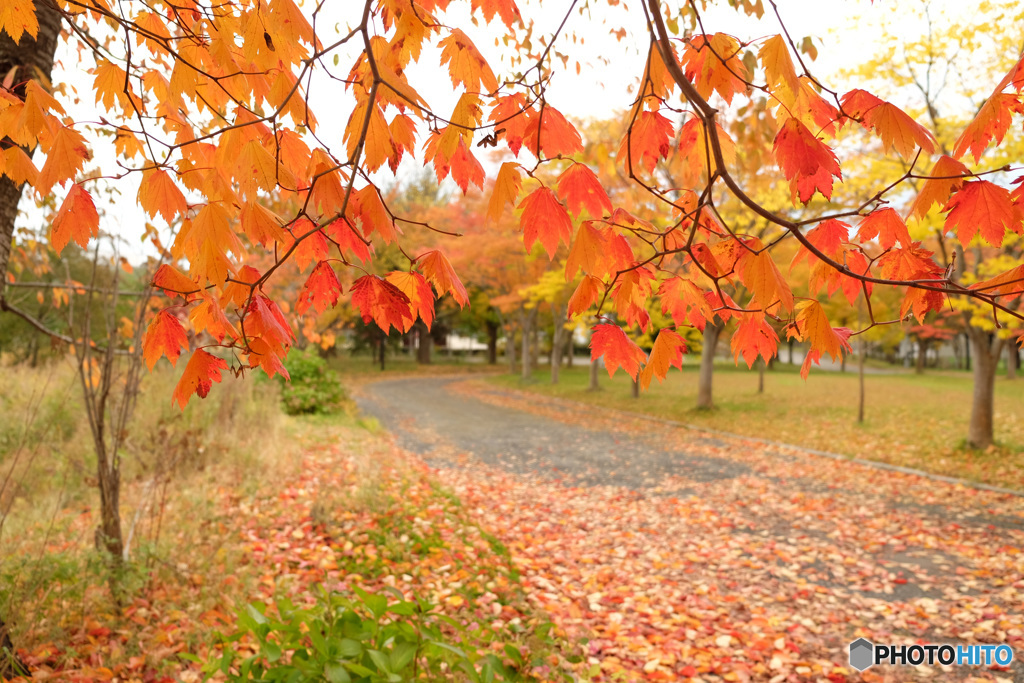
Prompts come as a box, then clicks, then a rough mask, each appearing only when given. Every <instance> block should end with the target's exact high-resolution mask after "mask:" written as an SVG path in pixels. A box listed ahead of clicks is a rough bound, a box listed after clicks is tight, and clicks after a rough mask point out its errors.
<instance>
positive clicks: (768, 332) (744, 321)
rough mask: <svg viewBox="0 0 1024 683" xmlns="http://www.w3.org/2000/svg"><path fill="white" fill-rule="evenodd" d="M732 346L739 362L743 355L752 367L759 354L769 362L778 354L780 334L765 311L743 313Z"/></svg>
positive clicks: (731, 342)
mask: <svg viewBox="0 0 1024 683" xmlns="http://www.w3.org/2000/svg"><path fill="white" fill-rule="evenodd" d="M730 347H731V348H732V354H733V358H734V359H735V361H736V362H737V363H738V362H739V359H740V356H741V355H742V356H743V360H744V361H745V362H746V364H747V367H748V368H752V367H754V361H755V360H757V357H758V356H761V358H763V359H764V362H765V363H767V362H768V361H770V360H771V359H772V358H774V357H775V356H776V355H777V354H778V348H779V335H778V334H777V333H776V332H775V328H773V327H772V326H771V325H769V324H768V321H766V320H765V317H764V314H763V313H743V314H741V315H740V324H739V326H738V327H737V328H736V332H735V333H734V334H733V336H732V340H731V341H730Z"/></svg>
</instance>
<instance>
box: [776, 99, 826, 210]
mask: <svg viewBox="0 0 1024 683" xmlns="http://www.w3.org/2000/svg"><path fill="white" fill-rule="evenodd" d="M773 151H774V153H775V159H776V161H778V163H779V167H780V168H781V169H782V172H783V174H784V175H785V176H786V179H787V180H789V181H790V182H791V184H792V185H793V194H794V195H795V196H797V197H799V198H800V201H801V202H804V203H806V202H808V201H810V199H811V197H812V196H813V195H814V193H815V192H816V191H817V192H820V193H821V194H822V196H823V197H825V199H831V198H832V178H833V177H835V178H839V179H840V180H841V179H842V177H843V176H842V171H840V170H839V160H838V159H837V158H836V155H835V153H834V152H833V151H832V149H831V148H830V147H829V146H828V145H826V144H825V143H824V142H822V141H821V140H819V139H818V138H816V137H814V135H813V134H812V133H811V131H809V130H807V126H805V125H804V124H802V123H801V122H800V121H798V120H796V119H794V118H790V119H787V120H786V122H785V123H783V124H782V127H781V128H780V129H779V133H778V135H777V136H776V137H775V144H774V147H773Z"/></svg>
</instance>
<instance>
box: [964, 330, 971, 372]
mask: <svg viewBox="0 0 1024 683" xmlns="http://www.w3.org/2000/svg"><path fill="white" fill-rule="evenodd" d="M964 361H965V363H964V365H966V366H967V369H968V370H970V369H971V336H970V335H969V334H968V333H966V332H964Z"/></svg>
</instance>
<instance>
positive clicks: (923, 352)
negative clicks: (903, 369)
mask: <svg viewBox="0 0 1024 683" xmlns="http://www.w3.org/2000/svg"><path fill="white" fill-rule="evenodd" d="M927 354H928V342H927V341H925V340H924V339H918V340H917V361H916V362H915V363H914V372H915V373H917V374H918V375H923V374H924V365H925V360H926V359H927Z"/></svg>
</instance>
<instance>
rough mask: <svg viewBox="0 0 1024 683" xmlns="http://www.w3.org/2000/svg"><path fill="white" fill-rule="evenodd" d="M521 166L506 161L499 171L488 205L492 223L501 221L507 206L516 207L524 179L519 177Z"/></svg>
mask: <svg viewBox="0 0 1024 683" xmlns="http://www.w3.org/2000/svg"><path fill="white" fill-rule="evenodd" d="M518 168H519V164H517V163H516V162H514V161H506V162H505V163H503V164H502V165H501V168H500V169H499V170H498V177H497V178H496V179H495V181H494V189H493V190H491V201H490V202H489V203H488V205H487V217H488V218H489V219H490V220H491V222H492V223H497V222H498V220H499V219H501V214H502V213H503V212H504V211H505V205H506V204H512V205H515V203H516V200H517V199H518V198H519V189H520V187H522V184H523V179H522V178H521V177H520V175H519V171H518V170H517V169H518Z"/></svg>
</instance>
